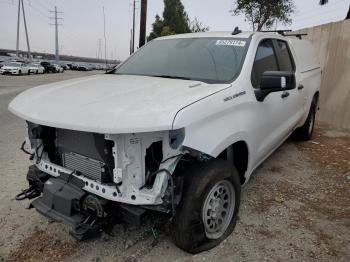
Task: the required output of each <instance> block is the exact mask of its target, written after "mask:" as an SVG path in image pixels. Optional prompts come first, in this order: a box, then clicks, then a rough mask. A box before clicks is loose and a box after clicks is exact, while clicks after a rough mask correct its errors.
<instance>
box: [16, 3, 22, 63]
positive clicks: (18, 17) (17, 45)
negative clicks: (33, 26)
mask: <svg viewBox="0 0 350 262" xmlns="http://www.w3.org/2000/svg"><path fill="white" fill-rule="evenodd" d="M20 22H21V0H18V15H17V41H16V56H17V57H18V56H19V24H20Z"/></svg>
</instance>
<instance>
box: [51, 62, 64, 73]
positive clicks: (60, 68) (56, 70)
mask: <svg viewBox="0 0 350 262" xmlns="http://www.w3.org/2000/svg"><path fill="white" fill-rule="evenodd" d="M53 66H54V67H55V73H63V72H64V69H63V67H62V66H60V65H58V64H53Z"/></svg>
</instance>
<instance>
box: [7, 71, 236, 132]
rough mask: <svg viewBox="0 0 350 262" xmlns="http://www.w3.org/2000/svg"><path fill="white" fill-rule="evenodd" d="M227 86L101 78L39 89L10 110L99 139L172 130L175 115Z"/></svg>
mask: <svg viewBox="0 0 350 262" xmlns="http://www.w3.org/2000/svg"><path fill="white" fill-rule="evenodd" d="M228 86H230V85H229V84H206V83H203V82H198V81H189V80H180V79H166V78H158V77H147V76H131V75H115V74H104V75H94V76H90V77H84V78H78V79H73V80H66V81H62V82H58V83H52V84H48V85H42V86H39V87H35V88H32V89H28V90H27V91H25V92H23V93H21V94H19V95H18V96H17V97H16V98H15V99H14V100H13V101H12V102H11V103H10V104H9V110H10V111H11V112H12V113H14V114H15V115H17V116H19V117H21V118H23V119H25V120H28V121H30V122H33V123H36V124H41V125H46V126H52V127H57V128H64V129H71V130H80V131H88V132H96V133H103V134H107V133H108V134H117V133H137V132H149V131H160V130H170V129H172V123H173V120H174V118H175V116H176V114H177V112H178V111H179V110H181V109H182V108H184V107H186V106H188V105H190V104H192V103H194V102H197V101H199V100H201V99H203V98H205V97H207V96H209V95H211V94H213V93H216V92H218V91H220V90H222V89H225V88H227V87H228Z"/></svg>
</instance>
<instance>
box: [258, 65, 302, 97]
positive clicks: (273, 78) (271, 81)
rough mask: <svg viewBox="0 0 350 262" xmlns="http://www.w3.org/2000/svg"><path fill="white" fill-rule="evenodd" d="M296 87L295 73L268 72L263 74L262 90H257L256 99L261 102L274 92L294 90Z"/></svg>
mask: <svg viewBox="0 0 350 262" xmlns="http://www.w3.org/2000/svg"><path fill="white" fill-rule="evenodd" d="M295 86H296V82H295V74H294V72H288V71H266V72H264V73H263V75H262V78H261V82H260V88H259V89H257V90H255V96H256V99H257V100H258V101H260V102H262V101H264V99H265V97H266V96H267V95H268V94H270V93H272V92H280V91H285V90H291V89H294V88H295Z"/></svg>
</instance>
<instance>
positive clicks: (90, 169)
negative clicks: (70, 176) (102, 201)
mask: <svg viewBox="0 0 350 262" xmlns="http://www.w3.org/2000/svg"><path fill="white" fill-rule="evenodd" d="M62 160H63V166H64V167H65V168H67V169H70V170H74V171H77V172H78V173H79V174H81V175H83V176H85V177H87V178H90V179H92V180H95V181H100V182H108V181H106V172H105V166H106V165H105V163H103V162H100V161H97V160H95V159H91V158H88V157H85V156H82V155H79V154H76V153H72V152H70V153H63V154H62ZM107 180H108V178H107Z"/></svg>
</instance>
